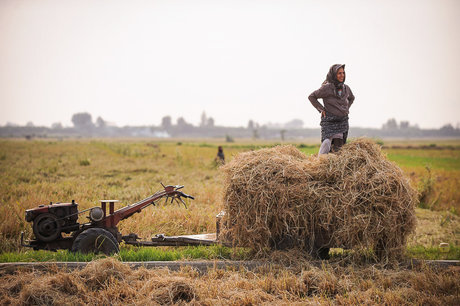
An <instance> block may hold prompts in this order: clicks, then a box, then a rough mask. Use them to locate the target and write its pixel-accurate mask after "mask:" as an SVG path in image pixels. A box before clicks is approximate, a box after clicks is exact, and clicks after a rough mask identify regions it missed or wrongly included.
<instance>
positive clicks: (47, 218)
mask: <svg viewBox="0 0 460 306" xmlns="http://www.w3.org/2000/svg"><path fill="white" fill-rule="evenodd" d="M77 220H78V204H77V203H75V201H73V200H72V203H55V204H53V203H50V204H49V205H40V206H38V207H36V208H33V209H28V210H26V221H27V222H33V225H32V228H33V231H34V234H35V237H36V238H37V240H40V241H43V242H50V241H53V240H56V239H58V238H60V237H61V233H62V232H64V233H70V232H72V231H75V230H78V229H79V226H80V224H79V223H77Z"/></svg>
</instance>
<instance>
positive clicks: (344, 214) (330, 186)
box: [221, 139, 417, 259]
mask: <svg viewBox="0 0 460 306" xmlns="http://www.w3.org/2000/svg"><path fill="white" fill-rule="evenodd" d="M222 169H223V171H224V173H225V178H226V180H225V183H224V201H223V202H224V210H225V211H226V214H225V216H224V218H223V220H222V236H221V237H223V239H224V240H226V241H227V242H229V243H231V244H233V245H238V246H245V247H251V248H253V249H254V250H255V251H257V252H263V253H265V252H266V251H267V250H271V249H285V248H292V247H294V248H301V249H302V250H306V251H307V252H309V253H310V254H313V255H316V256H318V254H319V253H320V252H321V250H324V249H326V250H328V249H327V248H329V247H343V248H353V249H357V248H359V249H373V250H374V251H375V253H376V254H377V255H379V257H380V258H386V259H389V258H398V257H399V256H400V255H402V252H403V250H404V247H405V244H406V239H407V236H408V235H409V234H410V233H411V232H412V231H413V230H414V229H415V222H416V218H415V212H414V207H415V205H416V199H417V193H416V191H415V190H414V189H413V188H412V187H411V186H410V184H409V181H408V179H407V178H406V177H405V176H404V175H403V172H402V171H401V169H400V168H399V167H398V166H396V165H395V164H394V163H392V162H390V161H389V160H388V159H387V158H386V157H385V156H384V155H383V154H382V152H381V150H380V147H379V146H378V145H376V144H375V143H374V142H372V141H371V140H367V139H358V140H356V141H354V142H352V143H349V144H347V145H345V146H344V147H343V148H342V150H341V151H340V152H339V153H337V154H328V155H323V156H320V157H318V156H316V155H313V156H308V157H307V156H305V155H304V154H303V153H301V152H300V151H299V150H297V149H296V148H295V147H294V146H277V147H275V148H270V149H261V150H258V151H252V152H246V153H241V154H239V155H237V156H236V157H235V158H234V159H233V160H232V161H231V162H230V163H228V164H227V165H225V166H224V167H223V168H222Z"/></svg>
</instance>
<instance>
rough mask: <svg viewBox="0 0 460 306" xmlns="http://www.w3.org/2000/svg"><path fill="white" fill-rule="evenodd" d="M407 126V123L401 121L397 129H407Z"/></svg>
mask: <svg viewBox="0 0 460 306" xmlns="http://www.w3.org/2000/svg"><path fill="white" fill-rule="evenodd" d="M409 126H410V124H409V121H401V122H400V123H399V128H400V129H401V130H404V129H408V128H409Z"/></svg>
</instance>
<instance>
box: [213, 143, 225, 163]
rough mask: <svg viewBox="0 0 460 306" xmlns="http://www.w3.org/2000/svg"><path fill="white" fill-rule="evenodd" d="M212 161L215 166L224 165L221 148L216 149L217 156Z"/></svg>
mask: <svg viewBox="0 0 460 306" xmlns="http://www.w3.org/2000/svg"><path fill="white" fill-rule="evenodd" d="M214 160H215V161H216V163H217V164H220V165H223V164H225V155H224V149H223V148H222V146H219V147H218V148H217V156H216V158H215V159H214Z"/></svg>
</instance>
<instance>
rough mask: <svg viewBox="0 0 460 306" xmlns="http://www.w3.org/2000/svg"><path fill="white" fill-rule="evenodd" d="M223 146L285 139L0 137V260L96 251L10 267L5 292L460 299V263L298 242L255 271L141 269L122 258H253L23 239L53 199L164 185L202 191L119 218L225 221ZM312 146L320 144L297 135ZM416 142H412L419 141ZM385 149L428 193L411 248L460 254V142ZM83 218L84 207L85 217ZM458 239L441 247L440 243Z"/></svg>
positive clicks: (2, 279)
mask: <svg viewBox="0 0 460 306" xmlns="http://www.w3.org/2000/svg"><path fill="white" fill-rule="evenodd" d="M219 145H222V146H223V147H224V153H225V156H226V160H227V161H229V160H231V159H232V158H233V156H235V154H237V153H239V152H244V151H248V150H255V149H258V148H261V147H270V146H273V145H276V144H275V143H269V142H258V141H255V142H250V141H241V142H235V143H223V142H218V141H210V140H194V141H189V140H187V141H186V140H174V141H165V140H106V139H104V140H96V139H95V140H64V141H57V140H32V141H26V140H0V174H1V175H0V261H3V262H5V261H92V260H93V261H92V262H91V263H90V265H88V266H87V267H86V268H84V269H83V270H79V271H76V272H67V271H64V270H62V271H61V270H51V271H42V272H40V271H17V272H16V273H14V274H12V275H10V274H3V273H0V299H1V300H2V301H3V302H5V303H12V304H62V303H64V304H104V303H105V304H126V303H135V304H136V303H137V304H176V303H179V304H184V303H190V304H195V305H196V304H203V305H215V304H233V305H242V304H244V305H251V304H279V303H281V304H311V303H314V304H318V303H319V304H331V303H334V304H414V303H415V304H434V305H436V304H440V305H449V304H450V305H458V303H459V302H460V297H459V294H460V281H459V279H460V277H459V270H458V267H451V268H448V269H440V270H438V269H436V268H430V267H419V268H413V269H412V270H407V269H406V268H404V267H392V268H388V267H384V266H382V265H380V264H374V263H371V264H370V263H366V262H350V261H347V259H346V257H344V258H342V257H341V255H340V254H341V253H340V252H341V251H340V250H335V252H337V254H336V255H334V256H333V257H332V260H331V261H330V262H329V263H327V262H325V263H324V264H323V266H322V267H321V268H318V267H315V266H312V265H310V263H309V262H308V260H306V259H305V258H301V257H300V258H299V257H297V254H292V253H289V252H287V253H284V252H280V253H275V254H273V256H272V257H271V258H269V259H268V261H269V263H270V266H266V267H264V268H262V269H259V270H256V271H246V270H239V271H235V270H226V271H224V270H219V269H211V270H209V271H208V272H207V273H205V274H199V273H198V272H196V271H194V270H193V269H190V268H187V267H185V268H183V269H181V270H180V271H177V272H173V271H169V270H164V269H157V270H146V269H139V270H132V269H130V268H129V267H127V266H124V265H122V264H121V263H120V262H121V261H140V260H183V259H188V260H190V259H192V260H193V259H211V260H217V259H252V255H251V253H250V252H248V251H247V250H244V249H230V248H225V247H181V248H171V247H170V248H168V247H163V248H131V247H127V246H123V245H122V246H121V251H120V254H119V255H117V256H115V257H114V258H107V259H98V258H100V257H103V256H100V255H99V256H95V255H82V254H80V255H78V254H71V253H70V252H67V251H58V252H48V251H33V250H28V249H23V248H21V247H20V246H19V236H20V233H21V231H24V232H25V234H26V237H31V236H32V229H31V226H30V224H29V223H27V222H26V221H25V220H24V212H25V210H26V209H28V208H32V207H35V206H37V205H40V204H48V203H49V202H50V201H52V202H70V201H71V200H75V201H76V202H77V203H79V209H80V210H83V209H87V208H90V207H94V206H99V200H101V199H117V200H119V201H120V202H119V203H118V204H117V205H118V206H117V208H118V207H122V206H125V205H127V204H131V203H134V202H136V201H138V200H141V199H143V198H146V197H147V196H149V195H151V194H153V193H154V192H156V191H158V190H160V189H161V188H162V187H161V185H160V182H162V183H163V184H165V185H167V184H171V185H185V188H184V192H185V193H187V194H191V195H193V196H194V197H195V200H193V201H191V200H188V201H187V208H185V207H184V206H178V205H177V204H164V203H163V201H160V202H158V203H157V204H158V205H157V206H155V207H148V208H146V209H145V210H144V211H142V212H141V213H140V214H135V215H134V216H133V217H131V218H129V219H127V220H124V221H122V222H121V223H120V226H119V228H120V231H121V232H122V233H123V234H128V233H130V232H134V233H137V234H138V235H139V236H140V237H142V238H143V239H145V240H148V239H149V237H151V236H153V235H154V234H159V233H164V234H166V235H181V234H200V233H209V232H215V230H216V227H215V216H216V214H217V213H218V212H220V210H221V209H222V194H223V177H222V175H221V173H220V170H219V167H218V165H217V164H216V162H215V161H214V159H215V157H216V154H217V147H218V146H219ZM294 145H296V146H297V147H298V148H299V149H300V150H301V151H303V152H304V153H305V154H315V153H316V152H317V151H318V146H317V145H315V144H303V143H294ZM409 145H410V147H409ZM383 151H384V152H385V153H386V154H387V156H388V158H389V159H390V160H392V161H394V162H395V163H396V164H398V165H399V166H400V167H401V168H402V169H403V171H404V172H405V174H406V175H407V176H408V177H409V178H410V180H411V183H412V185H413V186H414V187H415V188H416V189H418V190H419V192H420V204H419V207H418V208H416V214H417V218H418V226H417V229H416V233H415V234H414V235H412V236H411V238H410V239H409V243H408V248H407V256H408V257H410V258H425V259H460V218H459V216H458V214H459V211H460V192H459V190H458V189H459V188H458V186H460V184H459V180H460V159H459V158H460V142H458V143H457V142H453V143H452V142H451V143H448V144H435V145H433V144H432V143H431V142H430V143H410V144H407V143H405V144H398V143H385V146H384V147H383ZM80 218H82V217H80ZM441 242H445V243H448V244H449V250H448V251H447V252H442V250H441V249H440V248H439V244H440V243H441Z"/></svg>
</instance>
